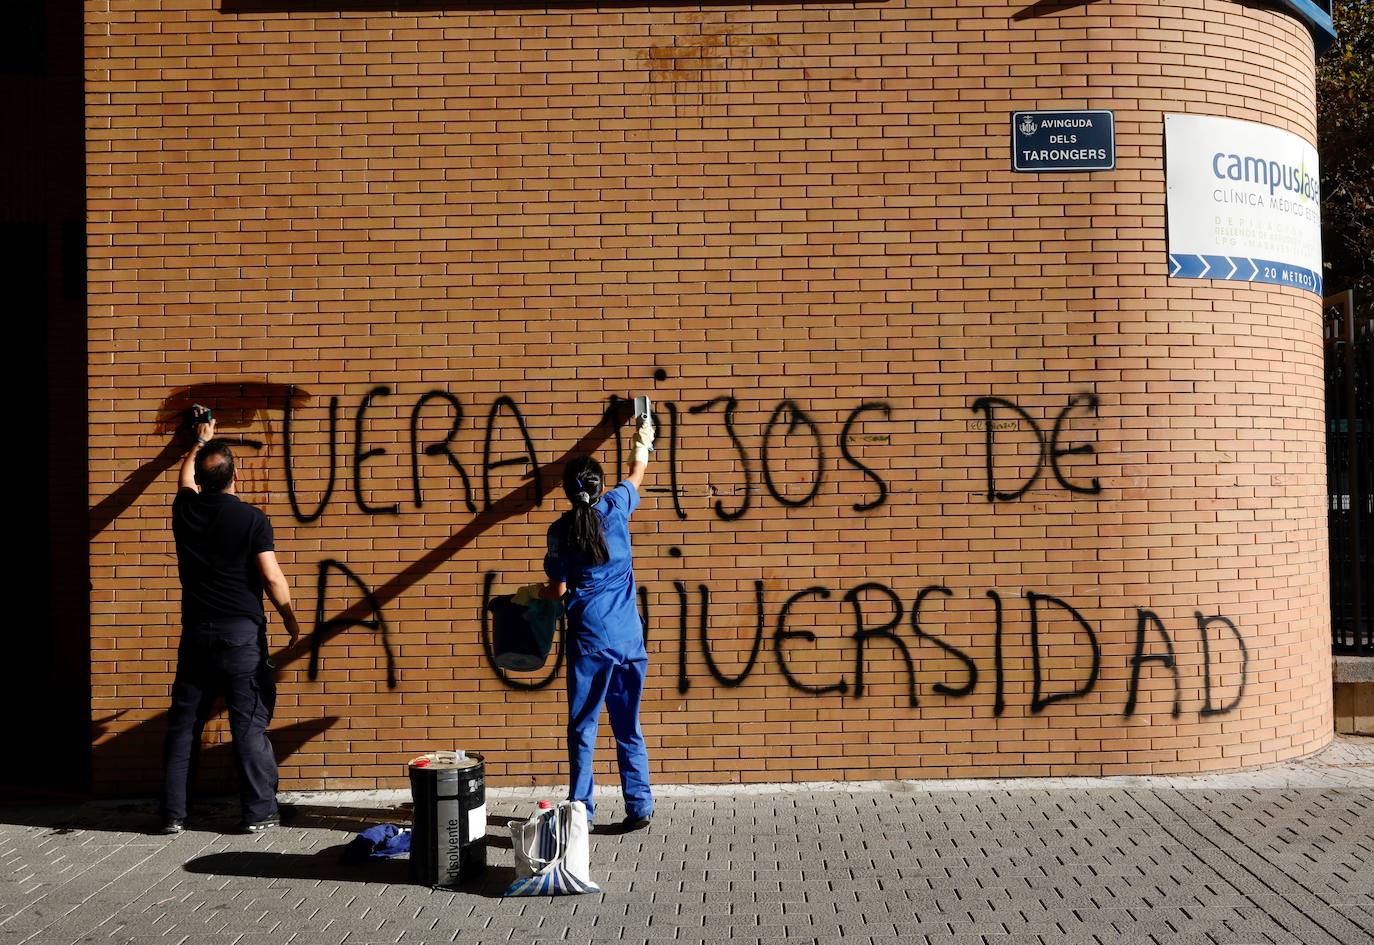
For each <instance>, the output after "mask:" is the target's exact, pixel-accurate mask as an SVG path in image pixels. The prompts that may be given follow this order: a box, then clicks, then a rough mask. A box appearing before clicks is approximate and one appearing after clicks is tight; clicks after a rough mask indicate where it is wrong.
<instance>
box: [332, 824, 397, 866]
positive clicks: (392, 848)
mask: <svg viewBox="0 0 1374 945" xmlns="http://www.w3.org/2000/svg"><path fill="white" fill-rule="evenodd" d="M409 852H410V828H409V827H402V826H399V825H398V824H377V825H376V826H375V827H368V828H367V829H366V830H364V831H363V832H361V833H360V834H358V835H357V836H356V837H354V838H353V839H352V840H350V841H349V843H348V846H346V847H344V851H343V854H342V855H341V856H340V857H339V859H340V860H342V861H343V862H344V863H364V862H366V861H367V860H384V859H388V858H390V857H393V856H400V855H401V854H402V853H409Z"/></svg>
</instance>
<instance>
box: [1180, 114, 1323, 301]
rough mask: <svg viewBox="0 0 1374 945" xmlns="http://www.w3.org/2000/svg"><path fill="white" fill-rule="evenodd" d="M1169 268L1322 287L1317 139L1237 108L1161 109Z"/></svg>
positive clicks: (1184, 274) (1185, 273) (1188, 274)
mask: <svg viewBox="0 0 1374 945" xmlns="http://www.w3.org/2000/svg"><path fill="white" fill-rule="evenodd" d="M1164 149H1165V165H1164V173H1165V179H1166V180H1167V182H1168V191H1169V196H1168V206H1169V275H1170V276H1173V277H1174V278H1179V279H1231V280H1239V281H1241V282H1269V283H1273V284H1275V285H1290V286H1294V287H1296V288H1300V289H1307V290H1308V291H1309V292H1315V293H1316V294H1317V295H1321V294H1322V242H1321V187H1320V182H1319V179H1318V174H1317V149H1316V148H1314V147H1312V145H1310V144H1308V143H1307V142H1306V141H1305V140H1303V139H1302V138H1300V137H1298V136H1297V135H1295V134H1292V133H1291V132H1287V131H1281V130H1279V129H1278V128H1271V127H1269V126H1268V125H1260V124H1256V123H1255V122H1251V121H1237V120H1235V119H1233V118H1213V117H1210V116H1205V115H1165V116H1164Z"/></svg>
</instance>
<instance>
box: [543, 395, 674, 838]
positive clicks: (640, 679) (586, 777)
mask: <svg viewBox="0 0 1374 945" xmlns="http://www.w3.org/2000/svg"><path fill="white" fill-rule="evenodd" d="M653 437H654V433H653V425H652V422H651V421H650V420H649V418H648V417H644V418H642V420H641V423H640V426H639V429H638V431H637V433H636V436H635V447H634V461H633V462H632V463H631V464H630V474H629V476H628V477H626V478H625V479H624V480H623V481H622V482H621V483H620V484H619V485H617V486H616V487H615V488H614V489H611V490H609V491H607V492H605V493H604V494H603V493H602V485H603V483H604V481H605V480H604V477H603V475H602V472H601V466H600V465H599V464H598V463H597V462H596V460H594V459H592V458H590V457H586V458H583V459H576V460H573V461H572V462H570V463H568V465H567V466H566V467H565V468H564V470H563V491H564V492H566V493H567V495H568V498H569V499H571V500H572V504H573V507H572V509H571V510H570V511H568V512H565V513H564V514H563V516H562V517H561V518H559V519H558V521H556V522H554V523H553V524H552V525H551V526H549V550H548V554H547V555H546V556H545V558H544V571H545V573H546V574H548V576H549V583H548V584H547V585H546V586H545V587H544V589H543V591H542V592H541V595H542V596H544V597H546V598H550V599H557V598H560V597H561V598H564V606H565V608H566V612H567V616H568V632H569V642H568V764H569V767H570V768H571V772H570V775H571V782H572V785H571V789H570V791H569V800H574V801H581V802H582V803H584V804H586V805H587V818H588V820H591V818H592V814H593V812H594V806H593V803H592V752H593V750H594V749H595V747H596V729H597V721H598V717H599V716H600V715H601V704H602V703H603V702H604V703H605V704H606V708H607V709H608V710H609V711H610V715H611V729H612V730H613V731H614V732H615V747H616V760H617V761H618V762H619V765H620V786H621V789H622V790H623V792H624V795H625V826H626V827H627V828H628V829H631V830H637V829H640V828H642V827H647V826H648V825H649V818H650V816H651V815H652V814H653V810H654V798H653V793H652V792H651V791H650V789H649V755H648V752H647V751H645V748H644V734H643V732H642V731H641V730H640V726H639V701H640V697H641V696H642V695H643V692H644V676H645V673H646V671H647V670H648V667H649V656H648V654H647V653H646V652H645V650H644V624H643V622H642V621H641V619H640V616H639V606H638V601H637V597H636V594H635V576H634V569H633V567H632V562H631V560H630V555H631V552H630V530H629V524H630V515H631V514H632V513H633V512H634V510H635V509H636V508H638V507H639V486H640V483H642V482H643V481H644V471H645V469H646V468H647V467H648V462H649V450H650V448H651V447H652V444H653ZM565 595H566V596H565Z"/></svg>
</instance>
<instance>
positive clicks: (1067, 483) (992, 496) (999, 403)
mask: <svg viewBox="0 0 1374 945" xmlns="http://www.w3.org/2000/svg"><path fill="white" fill-rule="evenodd" d="M1097 407H1098V400H1097V395H1096V394H1092V393H1080V394H1074V395H1073V396H1072V397H1070V398H1069V402H1068V404H1067V405H1066V406H1064V407H1063V408H1061V409H1060V410H1059V412H1058V414H1057V415H1056V416H1055V418H1054V425H1053V426H1052V427H1051V428H1050V432H1049V433H1046V432H1045V431H1044V429H1043V427H1042V426H1041V424H1040V423H1039V422H1037V421H1036V419H1035V418H1034V417H1032V416H1031V415H1030V414H1029V413H1027V412H1026V411H1025V409H1024V408H1022V407H1020V406H1019V405H1017V404H1016V402H1015V401H1011V400H1008V399H1006V398H1005V397H979V398H978V399H977V400H975V401H974V402H973V406H972V407H971V408H970V409H971V410H972V411H973V412H974V413H979V414H983V416H984V419H983V421H982V426H983V431H984V457H985V460H986V467H987V482H988V489H987V499H988V501H989V502H1014V501H1015V500H1017V499H1019V498H1021V496H1023V495H1025V494H1026V492H1027V491H1028V490H1029V489H1030V487H1031V486H1033V485H1035V483H1036V482H1037V481H1038V480H1039V479H1040V475H1041V473H1042V472H1044V470H1045V467H1046V466H1048V467H1049V468H1050V472H1051V473H1052V474H1053V475H1054V478H1055V480H1056V481H1057V482H1058V483H1059V485H1061V486H1062V487H1064V488H1065V489H1067V490H1069V491H1070V492H1074V493H1078V494H1079V495H1098V494H1099V493H1101V492H1102V483H1101V482H1100V481H1098V479H1097V477H1095V476H1094V477H1093V478H1092V479H1091V480H1089V481H1088V482H1087V483H1083V482H1075V481H1074V480H1073V479H1072V478H1070V471H1069V470H1066V469H1065V468H1064V467H1063V466H1062V465H1061V464H1060V460H1061V459H1063V458H1064V457H1065V456H1081V455H1092V454H1093V452H1094V450H1093V447H1092V444H1091V443H1079V444H1078V445H1077V446H1061V445H1060V442H1061V440H1062V439H1063V437H1064V436H1065V433H1066V431H1065V426H1064V424H1065V421H1066V420H1067V419H1068V418H1069V415H1070V414H1072V413H1073V411H1075V410H1078V409H1082V410H1085V411H1086V412H1088V413H1091V414H1094V415H1095V414H1096V413H1097ZM1006 413H1011V414H1014V415H1015V417H1018V418H1020V419H1021V420H1024V421H1025V422H1026V423H1027V424H1028V425H1029V427H1030V431H1031V434H1032V435H1033V436H1034V437H1035V442H1036V444H1037V447H1038V451H1037V454H1036V458H1035V463H1034V466H1033V468H1032V469H1031V471H1030V473H1029V474H1027V475H1025V476H1024V478H1023V481H1022V483H1021V485H1020V487H1019V488H1017V489H1014V490H1010V491H1008V490H1003V489H999V488H998V485H999V480H998V468H997V467H998V463H999V455H1000V454H999V452H998V450H997V448H996V442H997V438H998V437H997V433H998V428H999V427H1001V426H1002V425H1003V422H999V419H998V418H999V415H1000V414H1006ZM1008 422H1009V423H1014V421H1008Z"/></svg>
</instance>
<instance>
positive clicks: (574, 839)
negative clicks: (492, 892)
mask: <svg viewBox="0 0 1374 945" xmlns="http://www.w3.org/2000/svg"><path fill="white" fill-rule="evenodd" d="M507 826H508V827H510V840H511V848H512V849H513V850H514V851H515V882H513V883H511V885H510V888H509V889H507V890H506V895H507V896H566V895H572V894H576V893H599V892H601V888H600V887H599V886H597V885H596V883H594V882H592V876H591V843H590V839H589V835H590V833H591V831H590V829H589V827H588V826H587V807H586V805H585V804H583V803H582V802H581V801H563V802H562V803H560V804H558V805H557V806H555V807H550V808H548V809H547V810H541V811H539V812H538V813H536V814H535V815H534V816H533V817H531V818H530V819H529V820H512V821H510V822H509V823H508V824H507Z"/></svg>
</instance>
